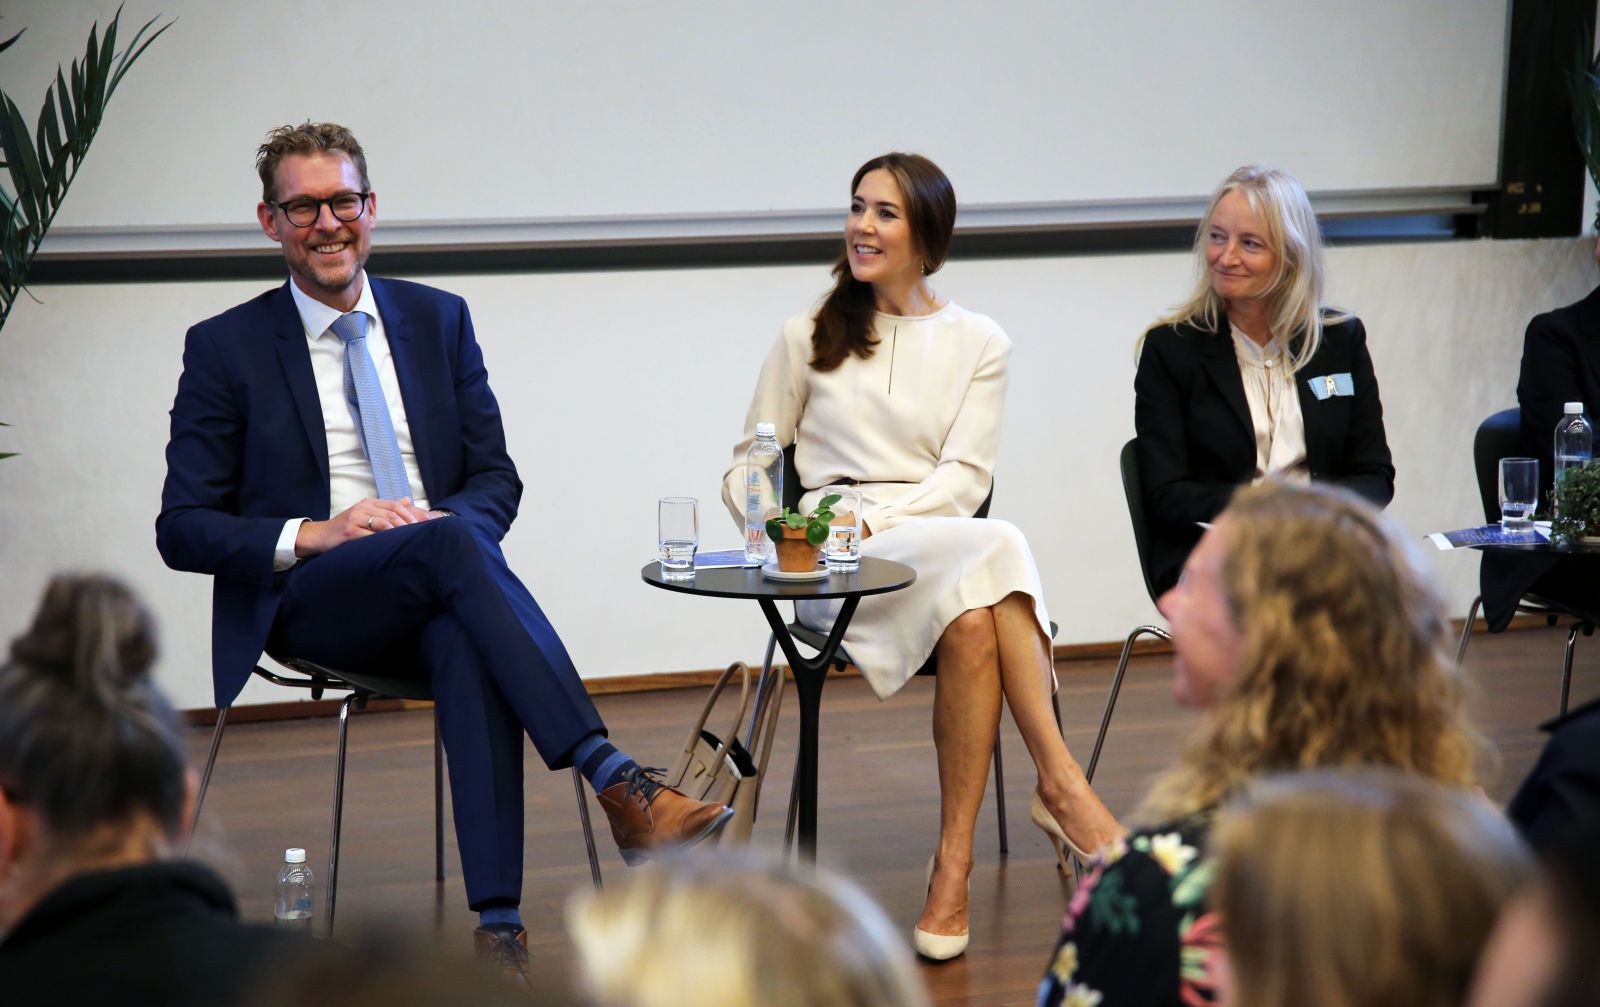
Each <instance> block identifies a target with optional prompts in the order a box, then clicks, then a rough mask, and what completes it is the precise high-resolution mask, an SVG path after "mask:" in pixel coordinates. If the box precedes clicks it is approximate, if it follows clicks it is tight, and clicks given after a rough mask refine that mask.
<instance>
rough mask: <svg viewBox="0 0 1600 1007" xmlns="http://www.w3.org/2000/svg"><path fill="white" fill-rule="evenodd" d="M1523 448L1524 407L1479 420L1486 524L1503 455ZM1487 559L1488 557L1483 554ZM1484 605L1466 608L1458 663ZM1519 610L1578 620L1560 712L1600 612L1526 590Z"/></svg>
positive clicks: (1495, 515)
mask: <svg viewBox="0 0 1600 1007" xmlns="http://www.w3.org/2000/svg"><path fill="white" fill-rule="evenodd" d="M1522 453H1523V449H1522V410H1521V409H1520V408H1516V409H1502V410H1501V411H1500V412H1497V413H1493V414H1491V415H1490V416H1488V417H1487V418H1486V419H1485V420H1484V421H1483V422H1482V423H1480V424H1478V432H1477V434H1476V435H1475V436H1474V437H1473V438H1472V466H1473V470H1474V471H1475V472H1476V473H1477V476H1478V496H1479V498H1480V499H1481V500H1482V503H1483V519H1484V522H1485V523H1486V524H1495V523H1497V522H1498V521H1499V520H1500V459H1502V458H1510V457H1515V456H1518V455H1521V454H1522ZM1484 559H1485V561H1487V559H1488V557H1487V556H1485V557H1484ZM1482 605H1483V595H1481V594H1480V595H1478V596H1477V597H1475V598H1473V599H1472V607H1471V608H1469V609H1468V610H1467V621H1466V624H1465V625H1463V626H1462V627H1461V643H1460V644H1459V645H1458V646H1457V647H1456V663H1457V664H1460V663H1461V662H1462V661H1463V660H1465V659H1466V656H1467V641H1468V640H1469V639H1471V637H1472V624H1473V623H1474V622H1475V621H1477V618H1478V609H1479V608H1480V607H1481V606H1482ZM1517 611H1518V612H1520V613H1523V614H1526V615H1542V616H1544V617H1545V622H1546V624H1547V625H1550V626H1554V625H1555V624H1556V621H1557V620H1558V619H1559V618H1560V617H1561V616H1567V617H1568V618H1571V619H1573V620H1575V621H1574V622H1573V624H1572V628H1571V629H1570V630H1569V631H1568V632H1567V647H1566V653H1565V655H1564V657H1563V659H1562V664H1561V715H1562V716H1565V715H1566V712H1567V696H1568V693H1569V692H1570V691H1571V689H1572V655H1573V651H1574V650H1575V649H1576V646H1577V641H1578V634H1579V633H1580V632H1581V633H1582V634H1583V635H1584V636H1593V635H1594V630H1595V626H1596V624H1597V623H1600V615H1597V614H1596V613H1593V612H1588V611H1585V610H1584V609H1582V608H1580V607H1578V606H1575V605H1571V604H1569V603H1567V602H1565V601H1562V600H1561V599H1558V598H1551V597H1547V596H1545V595H1540V594H1534V593H1531V592H1529V593H1524V594H1523V595H1522V597H1521V598H1519V599H1518V600H1517Z"/></svg>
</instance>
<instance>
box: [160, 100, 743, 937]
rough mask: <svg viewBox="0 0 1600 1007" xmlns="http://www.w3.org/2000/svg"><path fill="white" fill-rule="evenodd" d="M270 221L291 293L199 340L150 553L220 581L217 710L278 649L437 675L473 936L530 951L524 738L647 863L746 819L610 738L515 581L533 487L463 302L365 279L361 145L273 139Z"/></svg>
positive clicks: (626, 849) (262, 169) (367, 193)
mask: <svg viewBox="0 0 1600 1007" xmlns="http://www.w3.org/2000/svg"><path fill="white" fill-rule="evenodd" d="M256 165H257V169H258V171H259V173H260V175H261V182H262V188H263V197H262V201H261V203H260V204H259V205H258V206H257V207H256V215H257V217H258V219H259V220H260V222H261V228H262V230H264V231H265V232H266V234H267V236H268V237H270V238H272V239H273V240H274V241H276V242H278V244H279V245H280V246H281V247H282V249H283V255H284V259H285V261H286V262H287V264H288V267H289V282H288V283H286V284H284V285H283V286H281V287H278V288H276V289H273V290H270V291H268V292H266V293H264V294H262V295H260V296H259V297H256V298H254V299H252V300H250V301H247V302H245V303H244V304H241V305H239V306H238V307H235V308H232V309H230V310H228V311H226V312H224V313H222V314H221V315H218V316H217V317H215V318H211V319H208V320H206V321H204V322H201V323H200V324H198V325H196V326H194V327H193V328H191V329H190V330H189V333H188V336H187V338H186V340H185V344H184V353H183V375H182V377H181V378H179V381H178V392H177V397H176V399H175V400H174V402H173V406H172V436H171V440H170V442H169V443H168V445H167V480H166V485H165V487H164V489H163V491H162V499H161V514H160V516H159V517H158V518H157V519H156V545H157V547H158V548H159V549H160V551H161V555H162V558H163V559H165V560H166V562H167V565H168V566H171V567H173V568H174V569H178V570H188V571H193V572H196V573H206V574H211V575H212V576H213V578H214V582H213V604H212V672H213V679H214V682H215V686H216V701H217V705H218V707H226V706H228V705H229V704H231V703H232V702H233V700H234V699H235V698H236V697H237V696H238V694H239V690H240V689H241V688H243V685H244V682H245V681H246V679H248V678H249V676H250V672H251V669H252V668H254V666H255V664H256V661H257V660H258V659H259V657H260V655H261V653H262V651H263V650H265V651H266V652H268V653H270V654H276V655H283V656H292V657H298V658H302V659H306V660H310V661H315V662H317V663H319V664H325V665H328V666H330V667H335V668H345V669H348V670H351V671H358V670H374V671H375V670H380V669H381V670H384V671H385V672H387V673H391V674H392V673H393V671H394V670H395V669H398V668H404V669H412V670H414V673H415V674H418V675H426V676H428V677H429V679H430V680H431V682H432V685H433V691H434V695H435V698H436V702H437V708H438V716H439V726H440V731H441V734H442V736H443V739H444V745H445V749H446V751H447V752H448V754H449V766H450V781H451V790H452V792H453V794H452V796H453V804H454V811H455V820H456V834H457V837H458V839H459V842H460V847H461V862H462V871H463V874H464V875H465V882H466V888H467V898H468V901H469V903H470V904H471V906H472V908H473V909H474V910H476V911H478V912H479V914H480V926H479V929H478V931H477V934H476V940H477V942H478V944H479V946H480V948H483V949H485V950H486V951H488V952H491V953H493V954H495V955H498V956H499V957H500V959H501V961H502V962H509V963H510V964H513V965H515V964H520V962H521V961H523V960H525V958H526V952H525V950H522V949H523V948H525V946H526V942H527V937H526V932H525V931H524V930H523V929H522V926H521V919H520V917H519V915H518V910H517V906H518V903H519V900H520V897H521V884H522V846H523V835H522V741H521V732H523V731H526V732H527V733H528V735H529V736H530V737H531V738H532V739H533V742H534V745H535V747H536V748H537V749H538V750H539V754H540V755H541V757H543V759H544V761H545V763H546V765H548V766H549V767H550V768H552V769H554V768H560V767H564V766H568V765H577V766H578V767H579V768H580V770H581V771H582V772H583V774H584V775H585V776H586V777H587V778H588V779H589V782H590V783H591V785H593V786H594V788H595V791H596V793H597V794H598V795H599V799H600V803H601V805H602V806H603V807H604V808H605V809H606V812H607V815H608V817H609V818H610V820H611V827H612V834H613V836H615V837H616V839H617V842H618V845H619V847H621V849H622V852H623V855H624V857H625V858H626V859H628V860H629V862H630V863H632V862H635V861H636V860H638V859H639V858H641V857H644V856H647V855H648V854H650V853H652V852H655V851H658V850H660V849H663V848H666V847H673V846H681V845H686V844H690V843H694V842H698V841H699V840H701V839H704V838H706V837H708V836H710V835H713V834H714V833H715V832H716V831H717V830H718V829H720V828H721V827H722V825H723V824H725V823H726V821H727V820H728V818H729V817H730V816H731V815H732V813H733V812H732V810H731V809H729V808H726V807H724V806H721V805H712V804H703V803H701V802H698V801H693V800H691V799H689V798H688V797H686V796H684V795H682V794H680V793H678V792H676V791H674V790H671V789H670V788H667V787H664V786H662V785H661V784H660V782H659V781H658V780H656V779H653V778H652V777H651V776H650V775H649V774H648V773H647V772H646V771H644V770H643V769H642V768H641V767H640V766H639V765H638V764H637V763H635V762H634V761H633V760H632V759H630V758H629V757H628V756H627V755H626V754H624V753H622V752H620V751H618V750H617V749H616V748H615V747H613V746H612V745H611V744H610V743H609V742H608V741H607V740H606V733H605V726H604V725H603V724H602V723H601V720H600V717H599V714H598V713H597V712H596V711H595V709H594V706H593V704H592V703H591V702H590V700H589V697H588V694H587V692H586V691H585V690H584V687H583V683H582V681H581V680H580V679H579V677H578V674H577V672H576V670H575V669H574V668H573V665H572V661H571V659H570V658H569V657H568V656H567V652H566V649H565V648H564V647H563V646H562V644H561V640H560V638H559V637H558V636H557V635H556V632H555V630H554V629H553V628H552V627H551V625H550V623H549V621H548V620H546V619H545V617H544V614H543V613H542V612H541V611H540V610H539V606H538V605H537V604H536V603H535V601H534V599H533V597H532V596H531V595H530V594H529V593H528V590H527V589H526V588H525V587H524V586H523V585H522V583H521V582H520V581H519V580H518V579H517V577H516V576H515V575H514V574H513V573H512V572H511V571H510V569H509V568H508V567H507V566H506V561H505V556H504V555H503V554H502V553H501V550H500V540H501V538H502V537H503V536H504V535H505V533H506V531H507V530H508V529H509V528H510V525H511V522H512V520H513V519H514V518H515V517H516V512H517V502H518V500H519V498H520V497H521V494H522V483H521V482H520V480H519V479H518V478H517V472H516V468H515V466H513V465H512V462H511V459H510V457H509V456H508V455H507V454H506V446H505V433H504V430H503V429H502V427H501V422H500V411H499V407H498V405H497V404H496V402H495V398H494V394H493V392H491V391H490V389H489V381H488V374H487V372H486V371H485V369H484V364H483V357H482V354H481V353H480V351H479V349H478V344H477V341H476V339H475V338H474V336H473V331H472V321H471V318H470V317H469V315H468V312H467V306H466V303H465V302H464V301H462V300H461V298H459V297H456V296H454V295H452V294H447V293H445V292H443V291H439V290H434V289H431V288H429V287H424V286H421V285H419V284H415V283H407V282H404V281H399V280H382V279H371V280H369V279H368V277H367V275H366V271H365V269H364V265H365V263H366V260H367V256H368V253H369V252H370V250H371V244H372V230H373V226H374V224H375V223H376V218H377V196H376V195H375V194H374V193H373V192H372V185H371V182H370V181H369V179H368V176H367V165H366V158H365V155H364V154H363V153H362V150H361V146H360V144H359V143H357V142H356V139H355V137H354V136H352V135H351V134H350V132H349V131H348V130H346V129H345V128H344V127H342V126H338V125H335V124H332V123H305V124H302V125H300V126H295V127H291V126H285V127H282V128H280V129H277V130H274V131H273V132H272V133H271V134H270V135H269V136H268V138H267V141H266V143H264V144H262V146H261V148H260V150H259V151H258V153H257V160H256Z"/></svg>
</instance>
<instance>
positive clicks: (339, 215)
mask: <svg viewBox="0 0 1600 1007" xmlns="http://www.w3.org/2000/svg"><path fill="white" fill-rule="evenodd" d="M370 195H372V193H370V192H340V193H336V194H334V195H332V196H329V197H328V198H327V199H312V198H311V197H310V196H303V197H301V198H299V199H291V200H289V201H288V202H286V203H279V202H273V203H272V204H271V205H272V206H276V207H277V208H278V209H280V210H282V211H283V215H284V216H285V217H287V218H289V223H291V224H293V225H294V226H296V227H310V226H311V225H312V224H315V223H316V222H317V218H318V217H320V216H322V208H323V207H324V206H326V207H327V208H328V209H330V210H332V211H333V218H334V219H335V220H342V221H344V222H345V223H346V224H348V223H350V221H352V220H355V219H357V218H359V217H360V216H361V215H362V214H363V213H365V212H366V211H367V197H368V196H370Z"/></svg>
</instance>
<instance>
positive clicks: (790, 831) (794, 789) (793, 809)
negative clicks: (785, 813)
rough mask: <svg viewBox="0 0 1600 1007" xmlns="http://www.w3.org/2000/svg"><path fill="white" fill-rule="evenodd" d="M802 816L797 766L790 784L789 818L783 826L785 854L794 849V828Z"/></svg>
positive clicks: (796, 765)
mask: <svg viewBox="0 0 1600 1007" xmlns="http://www.w3.org/2000/svg"><path fill="white" fill-rule="evenodd" d="M799 815H800V765H799V763H796V764H795V767H794V778H793V779H792V780H791V781H790V782H789V817H788V819H787V820H786V821H785V822H784V825H783V852H784V853H788V852H789V851H790V850H792V849H794V826H795V822H796V820H797V819H798V818H799Z"/></svg>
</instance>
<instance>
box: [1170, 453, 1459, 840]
mask: <svg viewBox="0 0 1600 1007" xmlns="http://www.w3.org/2000/svg"><path fill="white" fill-rule="evenodd" d="M1218 521H1219V525H1218V527H1217V528H1215V529H1214V530H1213V531H1211V532H1209V533H1208V534H1213V535H1216V534H1220V535H1222V536H1223V541H1224V543H1226V546H1227V550H1226V556H1225V558H1224V560H1223V563H1222V570H1221V573H1222V583H1223V587H1222V590H1223V591H1224V593H1225V595H1226V600H1227V603H1228V608H1229V610H1230V611H1231V612H1232V613H1233V618H1234V623H1235V624H1236V625H1237V626H1238V627H1239V629H1240V631H1241V632H1242V633H1243V634H1244V638H1245V644H1244V648H1245V649H1244V655H1243V658H1242V659H1241V662H1240V664H1241V667H1240V668H1239V669H1238V671H1237V673H1236V674H1235V675H1234V678H1233V681H1232V682H1231V683H1230V684H1229V685H1228V686H1227V688H1226V691H1225V692H1224V693H1223V695H1221V696H1220V697H1219V698H1218V699H1217V701H1216V703H1215V704H1214V705H1213V706H1212V708H1211V709H1210V710H1209V711H1208V712H1207V714H1206V716H1205V718H1204V720H1203V721H1202V722H1201V724H1200V725H1199V727H1198V729H1197V733H1196V734H1195V735H1194V737H1193V738H1192V739H1191V741H1190V742H1189V744H1188V746H1187V747H1186V748H1185V749H1184V751H1183V752H1182V754H1180V755H1179V757H1178V762H1177V765H1175V766H1174V767H1173V768H1171V769H1170V770H1168V771H1167V772H1166V773H1165V774H1164V775H1162V776H1161V777H1160V778H1159V779H1158V780H1157V781H1156V783H1155V786H1154V787H1153V788H1152V790H1151V793H1150V796H1149V797H1148V798H1146V800H1145V803H1144V807H1143V814H1144V815H1145V816H1146V817H1149V818H1151V819H1152V820H1154V821H1158V822H1159V821H1171V820H1174V819H1179V818H1183V817H1185V816H1187V815H1190V814H1194V813H1196V812H1200V811H1205V810H1208V809H1211V808H1215V807H1217V806H1218V805H1220V804H1221V803H1222V802H1223V801H1224V800H1226V799H1227V798H1228V797H1230V796H1231V795H1233V794H1235V793H1238V792H1239V791H1240V790H1241V789H1243V787H1244V786H1245V785H1246V784H1247V783H1248V782H1249V781H1250V780H1251V778H1253V777H1255V776H1258V775H1260V774H1262V773H1269V772H1289V771H1294V770H1301V769H1319V768H1337V767H1343V766H1356V765H1376V766H1391V767H1394V768H1396V769H1403V770H1407V771H1409V772H1414V773H1418V774H1420V775H1422V776H1425V777H1428V778H1429V779H1433V780H1437V781H1439V782H1441V783H1450V784H1457V785H1466V784H1469V783H1471V782H1473V774H1474V769H1475V767H1474V763H1475V761H1476V759H1477V756H1478V752H1479V739H1478V735H1477V734H1476V732H1474V731H1473V730H1472V728H1471V726H1470V725H1469V723H1468V721H1467V718H1466V712H1465V710H1464V706H1463V684H1462V678H1461V675H1460V673H1459V672H1458V671H1457V669H1456V665H1455V655H1454V654H1453V653H1452V652H1451V650H1450V647H1449V645H1448V639H1447V635H1448V632H1449V623H1448V621H1447V619H1446V617H1445V609H1444V601H1443V599H1442V597H1441V596H1440V594H1439V591H1438V589H1437V588H1436V587H1435V585H1434V583H1433V579H1432V577H1431V576H1429V575H1428V574H1427V573H1426V572H1425V569H1426V567H1425V565H1424V564H1425V560H1423V559H1422V558H1421V556H1420V555H1419V551H1418V549H1417V547H1416V546H1415V545H1414V544H1413V543H1412V542H1411V541H1409V540H1408V539H1407V538H1406V537H1405V534H1404V533H1403V532H1402V531H1400V530H1399V529H1398V528H1397V527H1396V526H1395V525H1394V524H1393V522H1392V521H1390V520H1389V519H1388V518H1385V517H1384V516H1383V515H1382V514H1381V513H1380V512H1379V511H1378V510H1377V509H1376V508H1375V507H1373V506H1372V505H1371V504H1369V503H1367V502H1366V501H1364V500H1361V499H1360V498H1358V497H1356V496H1355V495H1354V494H1353V493H1350V492H1348V491H1346V490H1342V489H1339V488H1338V487H1332V486H1327V485H1311V486H1292V485H1290V484H1287V483H1280V482H1276V481H1274V480H1268V481H1267V482H1264V483H1262V484H1260V485H1258V486H1248V487H1245V488H1244V489H1241V490H1240V491H1239V492H1238V493H1236V494H1235V495H1234V498H1233V502H1232V503H1230V504H1229V505H1228V509H1227V510H1225V511H1223V514H1222V517H1221V518H1219V519H1218Z"/></svg>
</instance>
